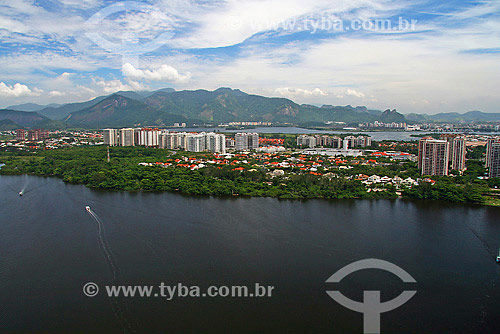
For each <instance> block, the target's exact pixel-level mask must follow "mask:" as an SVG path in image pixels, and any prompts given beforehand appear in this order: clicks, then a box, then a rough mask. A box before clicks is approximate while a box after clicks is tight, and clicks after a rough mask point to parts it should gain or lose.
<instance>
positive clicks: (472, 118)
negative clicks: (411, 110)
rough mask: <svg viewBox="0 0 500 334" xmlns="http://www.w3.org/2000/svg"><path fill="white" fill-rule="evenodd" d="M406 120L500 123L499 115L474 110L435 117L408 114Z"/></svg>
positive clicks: (441, 114)
mask: <svg viewBox="0 0 500 334" xmlns="http://www.w3.org/2000/svg"><path fill="white" fill-rule="evenodd" d="M406 118H407V119H409V120H412V121H416V122H447V123H460V122H500V113H485V112H482V111H477V110H476V111H469V112H466V113H464V114H459V113H457V112H450V113H440V114H436V115H425V114H408V115H406Z"/></svg>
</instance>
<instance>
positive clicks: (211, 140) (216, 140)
mask: <svg viewBox="0 0 500 334" xmlns="http://www.w3.org/2000/svg"><path fill="white" fill-rule="evenodd" d="M206 148H207V150H208V151H210V152H214V153H222V154H225V153H226V136H225V135H223V134H218V133H213V132H211V133H207V135H206Z"/></svg>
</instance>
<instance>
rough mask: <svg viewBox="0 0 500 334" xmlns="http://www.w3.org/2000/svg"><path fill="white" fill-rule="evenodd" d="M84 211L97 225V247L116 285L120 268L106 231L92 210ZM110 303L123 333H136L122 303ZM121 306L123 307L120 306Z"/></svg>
mask: <svg viewBox="0 0 500 334" xmlns="http://www.w3.org/2000/svg"><path fill="white" fill-rule="evenodd" d="M85 210H87V212H88V214H89V215H90V216H91V217H92V218H93V219H94V220H95V222H96V223H97V236H98V240H99V247H100V249H101V252H102V254H103V256H104V260H105V261H106V264H107V266H108V268H109V270H110V272H111V274H112V275H113V284H114V285H117V284H116V280H117V278H118V276H119V274H120V272H121V271H120V267H119V266H118V262H117V261H116V258H115V256H114V254H113V251H112V250H111V247H110V246H109V243H108V238H107V236H106V229H105V227H104V224H103V223H102V221H101V219H100V218H99V216H98V215H97V214H96V213H95V212H94V211H92V209H91V208H90V207H89V206H86V207H85ZM109 299H110V302H111V307H112V309H113V314H114V316H115V318H116V319H117V320H118V322H119V323H120V325H121V327H122V329H123V332H124V333H136V332H137V331H136V330H135V329H134V327H135V326H132V324H131V321H129V320H128V317H127V315H126V314H127V313H126V309H127V308H126V306H123V305H124V303H123V301H121V300H120V299H119V298H114V297H113V298H109ZM122 304H123V305H122Z"/></svg>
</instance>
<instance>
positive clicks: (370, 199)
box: [0, 164, 500, 207]
mask: <svg viewBox="0 0 500 334" xmlns="http://www.w3.org/2000/svg"><path fill="white" fill-rule="evenodd" d="M4 165H5V164H4ZM22 175H28V176H34V177H41V178H54V179H58V180H61V181H62V182H63V183H64V184H69V185H74V186H83V187H85V188H88V189H90V190H94V191H103V192H125V193H129V194H138V193H144V194H163V193H169V194H177V195H181V196H186V197H195V198H211V197H213V198H220V199H239V198H241V199H249V198H269V199H277V200H285V201H290V200H291V201H307V200H321V201H327V202H329V201H337V200H349V201H357V200H363V201H378V200H383V201H397V200H401V201H410V202H413V201H414V202H420V203H423V202H432V203H446V204H452V205H461V206H474V207H500V203H488V202H485V203H470V202H467V203H459V202H453V201H445V200H433V199H416V198H408V197H404V196H397V197H383V196H381V197H378V198H362V197H352V198H326V197H320V196H318V197H293V198H285V197H279V196H252V195H244V194H243V195H241V194H234V195H217V194H190V193H186V192H183V191H181V190H179V189H175V190H147V189H140V190H127V189H123V188H104V187H93V186H90V185H88V184H83V183H75V182H69V181H65V180H63V178H61V177H59V176H57V175H39V174H33V173H17V174H16V173H8V174H6V173H2V172H1V164H0V177H1V176H22Z"/></svg>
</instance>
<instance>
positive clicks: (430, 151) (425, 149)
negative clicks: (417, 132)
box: [418, 137, 450, 176]
mask: <svg viewBox="0 0 500 334" xmlns="http://www.w3.org/2000/svg"><path fill="white" fill-rule="evenodd" d="M449 151H450V143H448V142H447V141H446V140H437V139H434V138H432V137H425V138H422V139H421V140H420V142H419V146H418V168H420V170H421V172H422V175H441V176H446V175H448V163H449V156H450V154H449Z"/></svg>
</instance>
